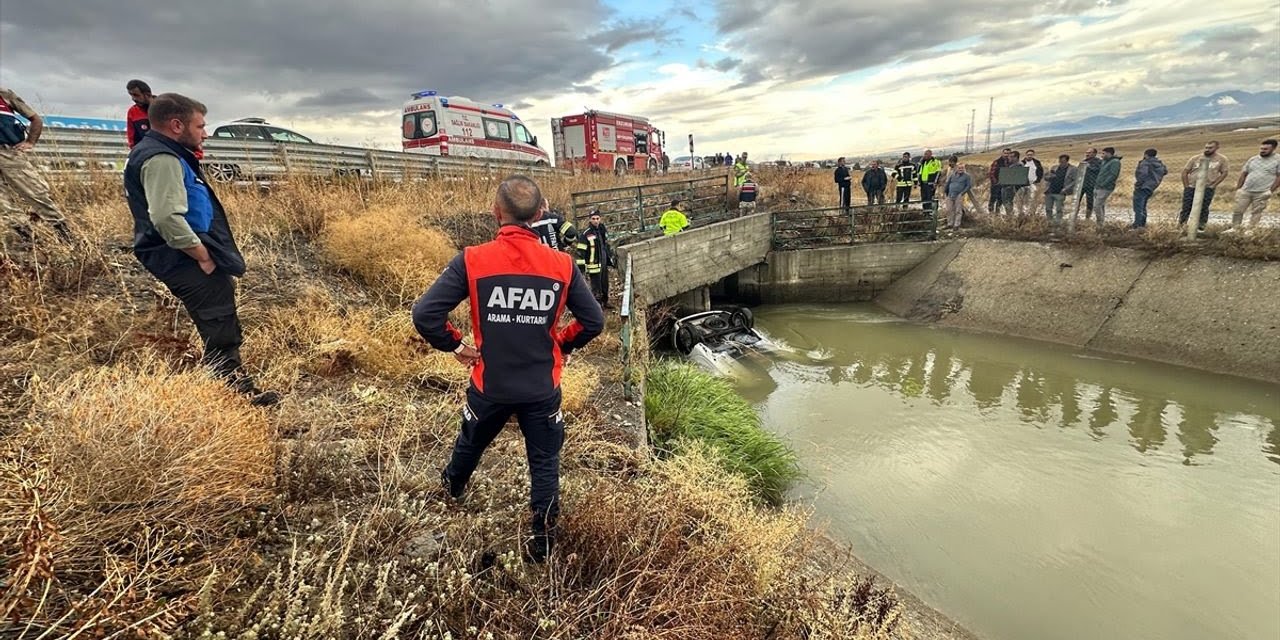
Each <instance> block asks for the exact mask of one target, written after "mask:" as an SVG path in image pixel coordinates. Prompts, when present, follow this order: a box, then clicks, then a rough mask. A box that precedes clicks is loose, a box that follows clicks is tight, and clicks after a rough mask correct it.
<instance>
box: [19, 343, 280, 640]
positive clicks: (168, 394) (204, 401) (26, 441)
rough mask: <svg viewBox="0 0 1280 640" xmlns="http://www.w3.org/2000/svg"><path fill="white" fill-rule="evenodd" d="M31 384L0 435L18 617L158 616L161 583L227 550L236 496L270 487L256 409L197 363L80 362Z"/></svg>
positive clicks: (254, 499)
mask: <svg viewBox="0 0 1280 640" xmlns="http://www.w3.org/2000/svg"><path fill="white" fill-rule="evenodd" d="M33 395H34V411H33V416H34V424H32V425H31V426H29V428H28V429H27V430H26V431H25V432H23V433H20V434H18V435H15V436H13V437H11V438H9V439H8V440H6V441H5V442H4V443H3V444H4V445H5V446H4V450H5V452H6V456H5V460H6V468H5V474H4V476H5V479H6V480H7V482H5V483H4V484H3V485H0V540H5V541H15V540H16V541H20V544H19V545H16V546H13V547H11V546H9V545H8V544H7V543H6V545H5V546H4V549H5V551H4V553H5V556H4V566H6V567H8V568H9V569H10V570H11V571H12V572H13V575H15V576H21V578H20V579H17V580H14V581H12V582H9V583H8V584H6V585H5V586H6V587H7V590H6V592H5V593H4V594H3V595H4V596H5V598H4V600H5V602H6V603H7V604H5V605H4V607H5V609H6V610H7V611H5V613H6V614H8V615H12V616H15V617H16V618H17V619H22V620H29V621H31V622H33V624H36V625H37V626H43V625H50V626H51V628H54V629H58V630H61V631H65V630H67V629H81V628H84V629H99V630H102V629H118V628H121V627H122V626H127V625H126V623H128V624H132V622H136V621H137V619H141V618H143V617H146V616H150V615H152V614H156V613H157V612H158V611H160V610H163V609H164V607H167V606H170V605H172V604H173V603H165V602H160V601H159V600H160V598H159V596H160V594H162V593H164V592H166V591H167V590H168V589H170V588H172V586H171V585H172V584H173V583H175V582H189V581H191V580H197V579H198V577H199V576H202V575H205V574H206V573H207V572H209V571H210V569H211V566H212V565H213V564H214V563H219V562H222V561H224V560H227V559H228V558H229V557H230V550H231V549H232V548H233V547H235V546H236V541H235V532H236V530H237V527H238V526H239V523H240V521H241V517H242V514H243V513H244V510H245V508H246V507H247V506H249V505H255V504H259V503H262V502H265V501H267V500H269V499H270V497H271V495H272V494H271V488H272V481H273V477H274V452H273V447H274V439H273V435H272V432H271V429H270V428H269V426H268V424H267V420H266V418H265V416H264V414H263V413H262V411H261V410H259V409H256V408H254V407H251V406H250V405H249V404H248V401H247V400H245V399H244V398H243V397H241V396H238V395H237V394H235V393H233V392H232V391H230V390H229V389H228V388H227V387H226V385H224V384H223V383H222V382H220V381H217V380H213V379H210V378H209V377H208V376H207V375H206V374H204V373H203V372H200V371H187V372H175V371H172V370H169V369H168V368H166V367H165V366H163V365H160V364H156V363H149V364H144V365H141V366H134V367H118V368H104V369H96V370H88V371H85V372H81V373H78V374H75V375H72V376H71V377H69V378H68V379H66V380H63V381H60V382H57V383H50V384H47V385H45V384H38V385H37V386H36V389H35V390H34V391H33ZM228 564H234V563H228ZM86 585H88V586H86ZM44 590H48V593H47V594H45V595H44V596H43V597H42V596H41V592H42V591H44ZM99 609H100V610H101V611H98V610H99ZM157 619H160V618H159V617H157ZM54 621H57V622H54ZM59 637H61V636H59Z"/></svg>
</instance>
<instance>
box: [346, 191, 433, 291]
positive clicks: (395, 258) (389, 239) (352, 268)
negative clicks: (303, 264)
mask: <svg viewBox="0 0 1280 640" xmlns="http://www.w3.org/2000/svg"><path fill="white" fill-rule="evenodd" d="M321 248H322V251H323V254H324V257H325V258H326V259H327V260H328V261H329V262H330V263H332V264H333V265H335V266H337V267H338V268H340V269H342V270H343V271H346V272H347V273H350V274H351V275H353V276H355V277H357V278H359V279H360V280H362V281H364V283H365V284H367V285H369V286H370V287H371V288H373V290H374V291H375V292H377V293H378V294H380V295H382V296H384V297H386V298H387V299H388V300H389V301H391V302H393V303H396V304H405V303H408V302H411V301H413V300H415V299H417V297H418V296H420V295H422V292H423V291H425V290H426V288H427V286H428V285H430V284H431V283H432V282H433V281H435V279H436V276H437V275H439V274H440V272H441V271H443V270H444V267H445V265H447V264H449V261H450V260H452V259H453V257H454V256H455V255H457V254H458V250H457V249H456V248H455V247H454V246H453V244H452V243H451V242H450V241H449V239H448V238H447V237H445V235H444V234H442V233H440V232H439V231H436V230H435V229H427V228H425V227H422V226H421V225H419V224H418V221H417V219H416V218H414V216H413V215H411V214H410V213H409V210H408V208H407V207H393V206H381V207H374V208H371V209H369V210H368V211H365V212H362V213H359V214H355V215H347V216H344V217H340V218H337V219H334V220H331V221H329V223H328V226H327V227H326V228H325V230H324V233H323V236H322V240H321Z"/></svg>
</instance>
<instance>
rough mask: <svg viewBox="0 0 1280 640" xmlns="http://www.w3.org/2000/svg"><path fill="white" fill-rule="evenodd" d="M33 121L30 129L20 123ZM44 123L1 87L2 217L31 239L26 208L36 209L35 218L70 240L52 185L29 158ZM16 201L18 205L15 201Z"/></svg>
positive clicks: (0, 158) (22, 101)
mask: <svg viewBox="0 0 1280 640" xmlns="http://www.w3.org/2000/svg"><path fill="white" fill-rule="evenodd" d="M18 116H22V117H24V118H26V119H27V120H28V121H30V123H31V126H30V128H28V127H26V126H24V125H23V124H22V122H20V121H19V120H18ZM43 132H44V120H43V119H42V118H41V117H40V114H38V113H36V110H35V109H32V108H31V106H30V105H28V104H27V103H26V101H24V100H23V99H22V98H21V97H19V96H18V94H16V93H14V92H12V91H10V90H8V89H5V88H4V87H0V218H3V219H4V222H5V224H6V225H8V226H9V227H10V228H12V229H13V231H14V232H15V233H17V234H18V235H19V236H22V237H23V238H25V239H28V240H29V239H30V238H31V230H30V227H29V224H30V222H31V218H30V216H29V214H28V211H27V209H26V207H20V206H19V203H21V204H25V205H27V206H29V207H34V209H35V213H36V215H37V216H38V217H39V218H40V219H41V220H43V221H45V222H47V223H49V224H50V225H51V226H52V227H53V229H54V230H55V231H57V232H58V236H59V237H60V238H62V239H63V240H70V239H71V232H70V231H69V230H68V229H67V221H66V218H64V217H63V216H62V212H61V211H59V210H58V205H56V204H54V202H53V198H52V197H50V195H49V183H48V182H47V181H46V180H45V179H44V176H43V175H41V174H40V171H39V170H38V169H36V167H35V165H34V164H32V163H31V160H29V159H28V157H27V152H29V151H31V149H32V148H33V147H35V146H36V143H37V142H39V141H40V134H41V133H43ZM15 199H16V200H17V202H15V201H14V200H15Z"/></svg>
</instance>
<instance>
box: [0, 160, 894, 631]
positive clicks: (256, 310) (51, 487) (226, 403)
mask: <svg viewBox="0 0 1280 640" xmlns="http://www.w3.org/2000/svg"><path fill="white" fill-rule="evenodd" d="M613 184H617V182H616V180H614V179H613V178H609V177H603V178H592V177H577V178H557V179H547V180H544V181H543V186H544V187H545V188H546V190H547V192H548V193H549V194H550V196H551V197H552V199H553V201H555V202H565V201H566V200H567V196H568V194H569V193H570V192H571V191H575V190H582V189H589V188H600V187H603V186H611V185H613ZM494 186H495V183H494V182H493V181H492V180H490V179H488V178H485V177H481V176H475V177H473V178H471V179H467V180H461V181H448V182H428V183H422V184H413V185H376V186H369V185H363V184H351V185H314V184H308V183H306V182H305V181H295V182H293V183H291V184H289V185H283V186H277V187H276V188H275V189H274V190H273V191H272V192H271V193H270V194H268V195H262V194H259V193H257V192H251V191H239V192H237V191H233V190H225V191H226V194H225V197H224V200H225V202H226V203H227V206H228V209H229V211H230V214H231V217H232V221H233V225H234V226H235V228H236V230H237V233H238V236H239V239H240V242H241V246H242V248H243V250H244V252H245V254H246V257H247V258H248V261H249V263H250V271H249V273H248V275H247V276H246V277H245V278H244V279H243V280H242V281H241V290H240V307H241V315H242V318H243V322H244V325H245V331H246V344H245V348H244V355H245V357H246V361H247V363H248V364H249V366H250V367H251V368H252V369H253V370H254V372H255V373H256V374H257V375H258V377H259V378H260V380H261V382H262V384H263V385H264V386H266V387H269V388H272V389H276V390H279V391H281V392H283V393H284V394H285V398H286V399H285V401H284V403H283V404H282V405H281V406H280V407H278V408H277V409H275V410H271V411H262V410H258V409H254V408H252V407H249V406H248V405H247V404H246V402H245V400H244V399H243V398H242V397H239V396H236V395H234V394H232V393H229V392H228V391H227V390H226V389H225V388H224V387H223V386H222V385H221V384H220V383H218V382H215V381H212V380H210V379H208V378H207V377H206V375H205V374H204V372H203V370H202V369H201V368H200V367H199V366H198V365H197V364H196V358H197V357H198V354H199V351H200V349H199V341H198V338H197V337H196V336H195V332H194V330H193V328H192V327H191V325H190V323H189V321H188V320H187V318H186V315H185V313H184V312H183V311H182V310H181V309H180V308H179V307H178V306H177V305H176V302H175V301H174V300H173V299H172V298H171V297H170V296H169V295H168V293H167V292H165V291H164V290H163V287H162V286H161V285H159V284H158V283H157V282H155V281H154V279H152V278H151V277H150V276H149V275H147V274H146V273H144V272H143V271H142V270H141V268H140V267H139V266H138V265H137V263H136V261H135V260H134V259H133V258H132V257H131V256H130V255H128V252H127V246H128V244H129V242H130V219H129V215H128V212H127V209H126V207H125V205H124V203H123V202H122V201H121V198H120V196H119V183H118V178H117V177H116V176H114V175H109V176H102V177H101V179H100V180H98V181H95V182H92V183H89V184H65V185H58V187H57V189H56V194H57V197H58V199H59V201H60V203H61V204H62V205H63V207H64V208H65V210H66V211H67V212H68V214H69V216H70V218H71V219H72V220H73V221H74V227H75V230H76V232H77V233H78V234H79V236H80V239H79V240H78V242H77V243H76V244H75V245H74V246H66V245H61V244H58V243H57V242H56V241H54V240H53V239H52V238H50V237H49V236H48V235H47V234H45V233H41V234H40V235H39V236H38V238H37V242H36V243H35V245H34V247H28V246H23V245H21V244H18V243H16V242H15V239H14V238H13V237H12V236H11V237H8V238H6V248H5V249H4V250H3V253H0V337H2V338H3V340H0V636H3V637H15V638H27V639H34V638H55V637H56V638H77V637H78V638H86V637H94V638H121V637H166V636H168V635H170V634H172V635H177V636H178V637H210V636H213V637H228V638H246V639H248V638H299V639H301V638H328V637H333V638H399V637H403V638H531V637H538V638H566V639H567V638H586V637H595V638H650V637H667V638H682V639H692V640H697V639H699V638H708V639H710V638H726V637H732V638H766V637H769V638H800V637H807V638H850V637H868V638H869V637H884V636H886V635H888V634H889V633H890V632H891V630H893V629H894V628H895V627H897V626H898V615H899V614H898V610H897V608H896V604H895V600H894V599H893V597H892V595H891V594H886V593H884V592H882V591H880V590H878V589H875V588H874V587H872V586H871V585H870V584H869V583H868V582H866V581H861V580H858V579H857V578H856V577H854V576H851V575H850V574H849V573H848V572H847V571H845V570H844V569H843V568H842V567H841V566H832V565H830V564H828V565H825V566H823V567H821V568H818V569H814V568H813V567H812V566H811V565H810V564H809V563H806V561H805V556H806V553H807V551H808V550H809V549H810V548H811V547H812V545H813V544H814V538H813V536H812V534H811V533H810V532H808V531H807V530H806V529H805V527H804V522H805V519H806V518H805V516H806V514H805V513H804V512H803V510H802V509H797V508H794V507H788V508H782V509H771V508H765V507H762V506H759V505H758V504H757V500H756V499H755V494H753V489H755V490H757V491H759V490H760V489H761V483H760V478H758V477H754V478H753V477H747V476H745V475H742V474H738V473H733V472H731V471H729V470H726V468H725V466H724V465H723V459H724V457H723V455H722V454H721V453H720V452H718V450H717V449H716V448H715V447H714V446H712V447H708V446H694V445H685V446H682V447H680V448H679V450H678V451H676V452H674V455H671V456H664V457H662V458H660V459H657V460H653V459H650V458H649V457H648V456H646V455H644V454H643V453H642V452H637V451H634V450H633V449H632V448H631V447H630V446H628V444H627V440H628V437H627V431H626V429H625V428H623V427H622V426H620V425H619V424H618V420H617V419H615V418H614V417H613V415H611V414H610V412H609V411H607V410H606V409H603V408H602V407H606V406H608V403H609V402H610V401H614V402H617V401H618V399H617V398H616V389H617V387H618V383H619V382H620V378H621V376H622V370H621V367H620V366H619V347H620V345H619V342H618V340H617V338H616V337H614V336H616V335H617V329H618V325H617V318H616V317H615V318H611V320H610V326H609V334H608V335H607V336H605V337H602V339H600V340H598V341H597V342H596V343H594V344H593V345H592V346H591V347H589V348H588V349H587V350H585V352H584V353H583V357H582V358H580V359H578V360H577V361H575V362H574V364H573V365H572V366H571V367H570V368H569V370H568V371H567V373H566V380H565V410H566V413H567V419H568V422H569V429H568V439H567V442H566V445H565V453H564V456H563V460H564V481H563V489H564V501H565V515H564V517H563V521H562V524H563V529H564V533H563V537H562V539H561V543H560V545H559V546H558V547H557V551H556V554H555V555H554V557H553V558H552V559H551V561H550V562H549V563H548V564H546V565H544V566H531V565H525V564H523V563H522V562H521V561H520V560H519V559H518V555H517V554H516V552H515V549H516V548H517V542H518V540H519V539H520V538H521V537H522V535H523V534H522V526H523V522H524V520H525V519H526V509H527V508H526V500H527V498H526V491H527V478H526V470H525V464H524V462H523V457H524V456H523V446H522V444H521V442H520V440H519V437H518V435H513V433H511V432H510V431H511V430H509V431H508V432H507V433H505V434H504V435H502V436H500V437H499V439H498V440H497V441H496V442H495V445H494V446H493V448H492V449H491V450H490V452H489V453H488V455H487V456H486V460H485V462H484V463H483V464H482V467H481V469H480V471H479V473H478V474H477V476H476V478H475V480H474V482H473V485H472V486H471V487H470V494H469V498H468V501H467V502H466V504H465V505H463V506H460V507H459V506H451V505H450V504H448V503H447V502H445V501H444V500H442V499H441V498H442V496H441V494H440V492H439V490H438V488H437V477H436V474H437V469H438V468H439V466H440V465H441V464H442V462H443V460H444V458H445V456H446V455H447V452H448V450H449V447H450V446H451V444H452V438H453V437H454V434H455V433H456V428H457V427H456V422H457V417H456V416H457V408H458V406H459V404H460V399H461V397H462V393H463V391H464V389H465V385H466V380H465V377H466V374H465V371H464V370H462V369H461V368H460V367H458V366H457V365H456V364H455V363H454V362H453V361H452V360H451V359H450V357H449V356H447V355H444V354H439V353H434V352H432V351H431V350H430V349H428V348H427V347H426V345H425V344H423V343H422V342H421V341H420V340H419V339H418V338H417V337H416V336H415V335H414V332H413V330H412V327H411V326H410V323H409V318H408V309H407V306H408V304H409V302H410V301H411V300H412V299H413V298H415V297H416V296H417V295H419V293H420V292H421V291H422V290H424V289H425V288H426V287H427V286H428V285H429V284H430V282H431V281H432V279H433V278H434V277H435V276H436V274H438V273H439V271H440V269H441V267H442V266H443V265H444V264H445V262H446V261H447V260H448V259H449V258H450V257H452V255H453V254H454V253H455V251H456V247H458V246H461V245H463V244H467V243H473V242H478V241H482V240H485V239H487V238H488V237H490V236H491V234H492V232H493V227H492V219H491V217H490V216H489V215H488V214H487V213H485V212H486V211H487V210H488V206H489V202H490V199H491V197H492V190H493V187H494ZM462 318H463V316H460V318H459V319H462ZM459 324H460V326H465V325H466V323H465V322H461V323H459ZM768 491H775V490H774V489H766V492H765V495H770V494H769V493H768Z"/></svg>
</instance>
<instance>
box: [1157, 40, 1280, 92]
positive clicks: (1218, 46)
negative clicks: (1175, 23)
mask: <svg viewBox="0 0 1280 640" xmlns="http://www.w3.org/2000/svg"><path fill="white" fill-rule="evenodd" d="M1198 35H1199V42H1198V43H1196V44H1195V45H1194V46H1192V47H1190V48H1188V49H1185V50H1183V52H1182V53H1181V54H1180V55H1178V56H1177V57H1176V58H1172V59H1171V60H1172V62H1170V63H1166V64H1158V65H1154V66H1152V67H1150V68H1148V69H1147V71H1146V73H1145V74H1144V78H1143V80H1144V83H1145V84H1146V86H1148V87H1150V88H1152V89H1177V88H1184V87H1188V86H1194V87H1199V88H1201V89H1202V90H1203V91H1208V90H1210V89H1212V90H1220V89H1253V88H1256V87H1260V86H1272V85H1274V84H1275V70H1276V55H1277V53H1280V30H1278V29H1272V30H1270V31H1268V32H1265V33H1264V32H1263V31H1261V30H1259V29H1256V28H1254V27H1248V26H1242V25H1237V26H1231V27H1225V28H1221V29H1216V30H1213V31H1208V32H1205V33H1201V34H1198Z"/></svg>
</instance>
